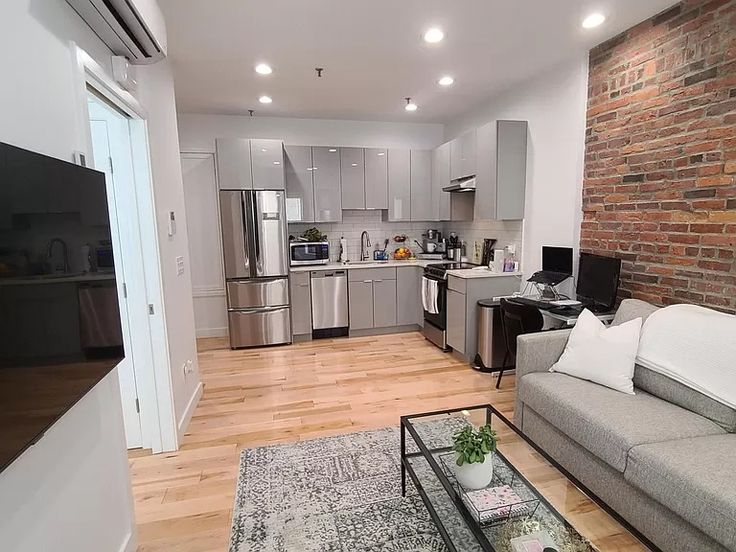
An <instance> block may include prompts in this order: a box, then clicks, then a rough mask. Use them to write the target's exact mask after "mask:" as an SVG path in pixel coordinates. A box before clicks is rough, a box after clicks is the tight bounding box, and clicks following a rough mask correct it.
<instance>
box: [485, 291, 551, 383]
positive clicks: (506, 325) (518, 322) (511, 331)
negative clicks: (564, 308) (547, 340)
mask: <svg viewBox="0 0 736 552" xmlns="http://www.w3.org/2000/svg"><path fill="white" fill-rule="evenodd" d="M542 326H544V320H543V318H542V313H541V312H539V309H538V308H537V307H534V306H532V305H524V304H521V303H515V302H514V301H513V300H510V299H501V327H502V328H503V339H504V341H505V342H506V354H505V355H504V357H503V366H502V368H501V370H500V371H499V373H498V380H497V381H496V389H498V388H499V387H500V386H501V378H502V377H503V372H504V370H505V369H507V368H509V369H510V368H511V366H509V365H508V364H507V363H508V361H509V360H510V359H509V357H510V356H512V355H513V357H514V365H513V366H516V338H517V337H519V336H520V335H521V334H525V333H535V332H539V331H542Z"/></svg>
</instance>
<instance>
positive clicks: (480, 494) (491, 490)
mask: <svg viewBox="0 0 736 552" xmlns="http://www.w3.org/2000/svg"><path fill="white" fill-rule="evenodd" d="M464 499H465V501H466V505H468V504H469V505H470V507H471V509H472V510H475V511H476V512H478V516H479V520H478V521H479V522H480V523H488V522H494V521H499V520H502V519H507V518H510V517H516V516H519V515H522V514H525V513H527V512H528V511H529V505H528V504H527V503H526V502H524V501H523V500H522V499H521V497H520V496H519V495H518V494H516V492H514V490H513V489H512V488H511V487H510V486H509V485H501V486H499V487H487V488H485V489H479V490H477V491H468V492H466V493H464Z"/></svg>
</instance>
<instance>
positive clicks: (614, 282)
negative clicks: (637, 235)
mask: <svg viewBox="0 0 736 552" xmlns="http://www.w3.org/2000/svg"><path fill="white" fill-rule="evenodd" d="M620 274H621V259H616V258H614V257H603V256H601V255H593V254H591V253H581V254H580V266H579V267H578V285H577V289H576V292H577V296H578V301H580V302H581V303H583V304H585V305H586V306H589V307H592V308H594V309H596V310H610V309H612V308H613V307H614V305H615V304H616V294H617V293H618V280H619V276H620Z"/></svg>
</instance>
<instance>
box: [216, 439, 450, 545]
mask: <svg viewBox="0 0 736 552" xmlns="http://www.w3.org/2000/svg"><path fill="white" fill-rule="evenodd" d="M407 490H408V493H407V494H408V496H407V497H406V498H402V497H401V471H400V449H399V429H398V428H386V429H380V430H377V431H368V432H362V433H352V434H348V435H341V436H337V437H328V438H324V439H316V440H313V441H303V442H298V443H291V444H285V445H275V446H268V447H260V448H254V449H247V450H243V451H242V453H241V457H240V475H239V477H238V490H237V495H236V497H235V510H234V512H233V528H232V535H231V541H230V552H251V551H254V552H255V551H259V552H260V551H263V552H266V551H268V552H272V551H273V552H297V551H298V552H348V551H349V552H363V551H366V552H367V551H370V552H376V551H379V550H380V551H382V552H400V551H401V552H440V551H444V550H446V548H445V546H444V544H443V543H442V539H441V538H440V536H439V534H438V532H437V529H436V527H435V525H434V523H432V520H431V518H430V517H429V514H428V513H427V510H426V508H425V507H424V504H423V503H422V500H421V498H419V495H418V494H417V493H416V490H415V489H414V487H413V486H412V484H411V481H408V482H407Z"/></svg>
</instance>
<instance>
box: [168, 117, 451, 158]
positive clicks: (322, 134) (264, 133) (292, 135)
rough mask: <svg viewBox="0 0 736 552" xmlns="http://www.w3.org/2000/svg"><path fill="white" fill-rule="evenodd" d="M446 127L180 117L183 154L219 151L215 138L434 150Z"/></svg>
mask: <svg viewBox="0 0 736 552" xmlns="http://www.w3.org/2000/svg"><path fill="white" fill-rule="evenodd" d="M443 129H444V127H443V126H442V125H432V124H417V123H381V122H374V121H340V120H332V119H292V118H288V117H241V116H230V115H196V114H188V113H180V114H179V145H180V146H181V151H210V152H213V151H215V138H275V139H278V140H283V141H284V142H286V143H287V144H290V145H293V146H362V147H396V148H414V149H432V148H434V147H435V146H438V145H439V144H441V143H442V134H443Z"/></svg>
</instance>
